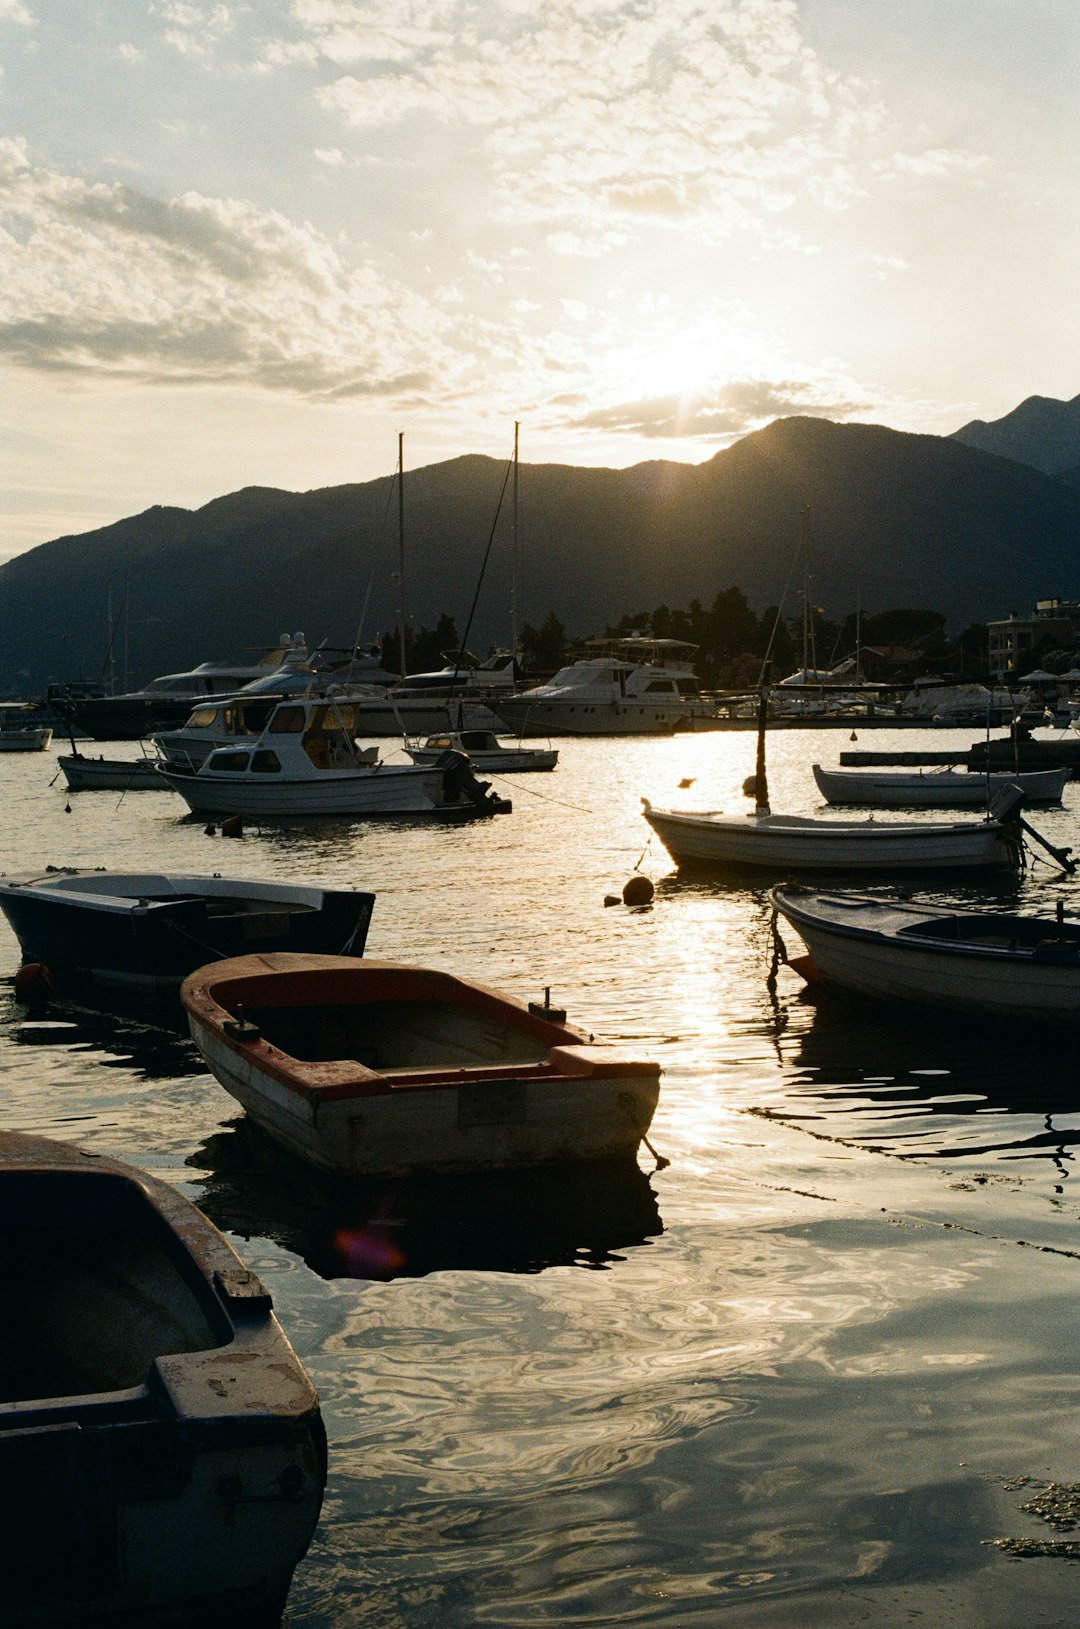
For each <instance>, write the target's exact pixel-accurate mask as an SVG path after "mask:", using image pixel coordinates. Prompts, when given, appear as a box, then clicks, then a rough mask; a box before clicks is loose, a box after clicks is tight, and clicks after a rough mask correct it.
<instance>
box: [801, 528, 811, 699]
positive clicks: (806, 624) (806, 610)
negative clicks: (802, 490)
mask: <svg viewBox="0 0 1080 1629" xmlns="http://www.w3.org/2000/svg"><path fill="white" fill-rule="evenodd" d="M802 551H803V595H802V669H803V683H804V684H806V683H807V674H808V673H809V671H810V505H809V504H808V503H804V504H803V507H802Z"/></svg>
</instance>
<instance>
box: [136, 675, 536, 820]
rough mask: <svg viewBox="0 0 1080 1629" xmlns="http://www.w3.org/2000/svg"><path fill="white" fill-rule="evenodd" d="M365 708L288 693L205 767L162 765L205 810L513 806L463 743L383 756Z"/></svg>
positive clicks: (431, 810) (337, 811)
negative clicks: (370, 736)
mask: <svg viewBox="0 0 1080 1629" xmlns="http://www.w3.org/2000/svg"><path fill="white" fill-rule="evenodd" d="M357 733H358V729H357V708H356V705H355V704H354V703H352V702H347V701H339V700H337V699H334V698H328V697H325V696H319V697H303V698H299V697H298V698H295V699H290V700H289V701H282V702H279V703H278V704H277V706H276V707H275V708H274V710H273V712H272V713H271V714H270V717H269V718H268V720H267V722H266V725H265V727H264V729H263V730H262V732H261V733H260V734H259V735H258V736H256V737H255V739H254V740H252V741H251V742H250V743H244V744H243V745H242V746H241V745H240V744H237V745H236V746H231V747H218V748H216V749H215V750H214V751H213V752H211V753H210V754H209V755H208V757H206V758H205V759H204V760H203V762H202V763H201V764H200V765H199V767H198V769H177V768H174V767H171V766H169V765H163V766H162V769H161V774H162V776H163V778H164V779H165V780H166V781H167V782H168V784H169V785H170V786H171V787H172V788H173V790H174V791H176V792H179V793H180V796H181V797H182V798H183V799H184V800H185V802H186V803H187V805H188V807H189V808H190V809H191V810H192V812H193V813H195V814H198V815H232V814H240V815H271V816H280V815H355V816H364V817H369V818H371V817H376V816H391V815H412V816H434V817H438V818H442V819H447V818H450V819H453V818H457V817H459V816H462V815H464V816H467V817H468V816H475V815H492V814H504V813H508V812H509V810H510V807H511V805H510V803H509V802H508V801H507V800H506V799H503V798H498V797H496V796H495V795H494V794H493V793H491V792H490V791H489V790H488V788H487V786H486V785H485V783H484V782H482V781H478V780H477V779H476V777H475V775H474V774H473V772H472V770H471V768H470V766H469V761H468V759H467V758H463V757H462V756H461V755H460V754H457V753H450V752H448V753H446V754H444V762H442V763H441V764H439V765H437V766H433V767H432V768H430V769H428V768H425V767H424V766H422V765H420V764H412V763H408V764H400V763H391V762H388V761H386V760H379V759H376V760H375V761H374V762H372V760H371V757H370V754H369V753H368V751H367V750H366V749H364V748H361V747H358V745H357V741H356V737H357Z"/></svg>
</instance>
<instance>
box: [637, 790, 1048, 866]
mask: <svg viewBox="0 0 1080 1629" xmlns="http://www.w3.org/2000/svg"><path fill="white" fill-rule="evenodd" d="M643 802H644V814H645V819H646V820H647V821H648V822H649V825H650V826H651V827H652V828H653V830H654V831H655V832H656V834H657V836H658V837H659V838H660V840H661V842H662V843H663V845H664V847H665V848H666V849H667V851H668V853H669V854H670V855H671V857H672V859H674V860H676V861H677V862H678V863H679V864H708V865H716V866H732V867H740V868H742V867H748V868H752V869H755V870H763V871H771V872H772V873H773V874H774V875H776V874H777V873H784V872H787V871H856V872H863V873H868V872H897V871H951V870H955V869H957V868H963V869H979V868H984V867H985V868H992V867H998V866H1008V865H1016V864H1017V862H1018V858H1019V849H1018V846H1017V844H1016V842H1015V841H1014V840H1013V838H1012V837H1011V836H1010V834H1009V833H1008V832H1007V831H1006V830H1005V828H1004V827H1003V826H1001V825H1000V824H998V823H997V822H996V821H951V822H943V821H934V822H925V823H923V824H918V823H916V822H911V821H904V822H899V821H898V822H895V823H893V824H892V825H890V824H889V823H888V822H886V821H878V822H875V821H861V822H858V823H852V822H843V821H828V820H811V819H806V820H799V819H796V818H795V817H792V816H784V815H744V816H725V815H719V814H709V813H697V814H683V813H680V812H678V811H676V810H669V809H667V810H665V809H654V808H653V807H652V805H651V804H650V803H649V802H648V800H647V799H643Z"/></svg>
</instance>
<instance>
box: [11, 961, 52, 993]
mask: <svg viewBox="0 0 1080 1629" xmlns="http://www.w3.org/2000/svg"><path fill="white" fill-rule="evenodd" d="M52 993H53V978H52V974H51V973H50V972H49V969H48V968H47V967H46V966H45V964H44V962H23V964H22V966H21V967H20V968H19V971H18V972H17V973H16V974H15V999H16V1000H17V1001H27V1002H34V1001H48V1000H49V998H50V996H51V995H52Z"/></svg>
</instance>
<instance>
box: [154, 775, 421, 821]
mask: <svg viewBox="0 0 1080 1629" xmlns="http://www.w3.org/2000/svg"><path fill="white" fill-rule="evenodd" d="M161 773H162V776H163V778H164V779H165V780H166V781H167V782H168V784H169V785H170V786H171V787H172V789H173V791H175V792H179V793H180V796H181V797H182V798H183V799H184V801H185V802H186V803H187V805H188V807H189V808H190V809H191V811H192V813H193V814H198V815H232V814H242V815H363V816H371V817H374V816H380V815H388V816H392V815H431V814H442V813H445V812H447V808H448V806H447V805H445V804H444V802H443V777H442V774H441V773H440V772H438V771H435V770H432V771H421V770H420V769H418V768H417V767H416V766H407V767H406V766H400V767H397V768H395V767H386V766H382V765H380V766H379V767H378V768H376V769H361V770H358V771H357V772H356V773H354V774H350V773H348V772H346V771H343V772H341V773H338V774H333V775H327V774H324V775H319V776H313V777H311V778H310V779H308V780H290V779H285V778H281V777H274V779H273V780H272V781H271V779H270V777H268V776H267V777H263V778H262V779H260V778H257V777H255V776H252V775H244V776H241V775H236V776H227V775H208V774H206V773H205V772H202V773H194V774H189V773H187V772H185V771H182V770H176V769H162V771H161ZM449 808H451V809H452V808H453V806H452V805H451V806H449Z"/></svg>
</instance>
